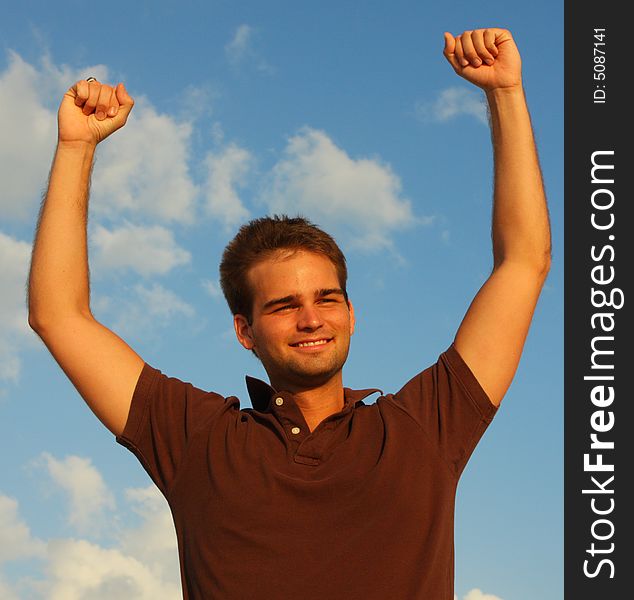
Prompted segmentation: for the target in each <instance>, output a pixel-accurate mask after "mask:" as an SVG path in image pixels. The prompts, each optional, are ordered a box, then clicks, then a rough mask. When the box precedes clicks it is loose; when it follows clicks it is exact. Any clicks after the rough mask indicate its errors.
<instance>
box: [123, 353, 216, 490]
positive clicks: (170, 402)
mask: <svg viewBox="0 0 634 600" xmlns="http://www.w3.org/2000/svg"><path fill="white" fill-rule="evenodd" d="M226 406H227V401H226V400H225V398H223V397H222V396H220V395H219V394H215V393H213V392H205V391H203V390H200V389H198V388H196V387H194V386H193V385H192V384H191V383H186V382H183V381H181V380H179V379H176V378H174V377H167V376H166V375H164V374H163V373H161V371H159V370H158V369H155V368H153V367H151V366H150V365H148V364H147V363H145V365H144V366H143V370H142V371H141V375H140V376H139V379H138V381H137V384H136V387H135V390H134V394H133V396H132V403H131V405H130V412H129V414H128V420H127V422H126V425H125V428H124V430H123V432H122V434H121V435H120V436H118V437H117V442H118V443H120V444H121V445H123V446H125V447H126V448H128V449H129V450H130V451H131V452H132V453H133V454H134V455H135V456H136V457H137V458H138V459H139V461H140V462H141V464H142V465H143V467H144V468H145V470H146V471H147V472H148V474H149V475H150V477H151V478H152V480H153V481H154V483H156V485H157V486H158V487H159V489H160V490H161V492H163V494H165V495H167V493H168V491H169V489H170V488H171V485H172V483H173V481H174V479H175V477H176V474H177V471H178V467H179V465H180V464H181V461H182V460H183V458H184V456H185V454H186V451H187V447H188V444H189V443H190V441H191V439H192V437H193V436H195V435H196V433H197V431H200V430H201V428H203V427H205V425H207V426H208V425H209V423H210V421H211V420H213V419H214V418H215V417H217V415H218V414H219V413H220V412H221V411H222V409H223V408H225V407H226Z"/></svg>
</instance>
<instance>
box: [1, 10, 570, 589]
mask: <svg viewBox="0 0 634 600" xmlns="http://www.w3.org/2000/svg"><path fill="white" fill-rule="evenodd" d="M483 26H500V27H506V28H508V29H510V30H511V32H512V33H513V35H514V37H515V40H516V42H517V44H518V47H519V49H520V52H521V54H522V58H523V72H524V84H525V88H526V95H527V98H528V102H529V106H530V110H531V114H532V120H533V125H534V129H535V134H536V139H537V143H538V148H539V153H540V159H541V164H542V169H543V173H544V179H545V184H546V189H547V192H548V196H549V204H550V214H551V222H552V228H553V242H554V251H553V255H554V261H553V268H552V270H551V273H550V276H549V279H548V281H547V284H546V287H545V289H544V292H543V295H542V298H541V300H540V303H539V306H538V308H537V311H536V314H535V318H534V322H533V327H532V329H531V332H530V335H529V338H528V341H527V344H526V348H525V352H524V356H523V358H522V362H521V364H520V368H519V370H518V373H517V376H516V379H515V381H514V383H513V385H512V387H511V389H510V390H509V392H508V394H507V396H506V398H505V400H504V402H503V405H502V408H501V409H500V411H499V413H498V415H497V416H496V418H495V420H494V422H493V424H492V425H491V427H490V428H489V430H488V432H487V433H486V435H485V437H484V439H483V440H482V442H481V443H480V445H479V446H478V448H477V449H476V452H475V454H474V455H473V457H472V459H471V460H470V462H469V464H468V466H467V469H466V471H465V473H464V475H463V477H462V480H461V482H460V485H459V490H458V502H457V511H456V595H457V598H458V600H500V599H501V600H534V599H535V598H540V599H541V600H559V599H560V598H561V597H562V596H563V581H562V579H563V575H562V571H563V542H562V532H563V523H562V508H563V506H562V505H563V469H562V445H563V435H562V432H563V423H562V420H563V419H562V417H563V376H562V370H563V339H562V332H563V325H562V321H563V264H562V258H563V83H562V82H563V6H560V5H558V4H553V3H551V2H546V1H545V0H537V1H535V2H531V3H524V2H521V3H520V2H515V3H513V2H501V1H500V2H483V3H479V4H478V5H474V4H473V3H467V2H447V3H428V2H420V1H419V2H405V1H401V2H398V1H396V2H391V3H387V2H376V1H372V2H369V1H368V2H364V3H356V2H330V1H321V2H288V1H284V2H282V1H279V2H225V1H218V2H180V3H176V2H173V3H171V2H131V3H128V4H126V5H121V6H119V5H117V6H113V7H107V6H96V5H91V6H86V5H85V4H84V3H80V2H61V3H44V2H25V3H19V4H12V5H11V9H10V10H5V11H3V19H2V20H1V21H0V39H1V40H2V45H3V47H2V52H1V54H0V106H1V107H2V110H1V111H0V131H1V132H2V135H1V136H0V279H1V280H2V286H3V293H2V295H1V297H0V436H1V439H2V450H3V451H2V452H0V473H1V474H2V477H1V479H0V597H2V598H6V599H7V600H10V599H14V598H20V599H21V598H52V599H53V600H73V599H75V598H77V599H79V598H88V597H89V598H91V599H97V600H99V599H100V598H109V597H111V596H112V594H114V593H115V591H116V592H117V593H120V592H122V591H123V595H124V596H125V595H126V593H127V595H128V597H135V598H137V597H138V598H152V599H159V600H162V599H163V598H165V599H167V598H175V597H179V596H178V594H179V593H180V591H179V585H178V570H177V566H178V565H177V554H176V550H175V545H174V537H173V532H172V529H171V524H170V520H169V515H168V513H167V511H166V505H165V502H164V501H163V500H162V498H161V497H159V496H158V495H157V493H156V492H155V491H154V490H153V488H152V487H151V486H150V481H149V479H148V478H147V476H146V475H145V473H144V471H143V470H142V469H141V467H140V466H139V465H138V463H137V462H136V460H135V459H134V457H132V455H130V454H129V453H128V452H127V451H126V450H125V449H124V448H122V447H120V446H118V445H117V444H116V443H115V442H114V439H113V438H112V435H111V434H110V433H109V432H108V431H107V430H106V429H105V428H104V427H103V426H101V424H100V423H99V422H98V421H97V420H96V419H95V417H94V416H93V415H92V413H91V412H90V411H89V409H88V408H87V407H85V405H84V404H83V401H82V400H81V398H80V397H79V396H78V394H77V393H76V391H75V390H74V388H73V387H72V385H71V384H70V383H69V382H68V381H67V380H66V379H65V377H64V375H63V373H62V372H61V370H60V369H59V368H58V367H57V365H56V363H55V362H54V360H53V359H52V358H51V357H50V355H49V354H48V353H47V351H46V350H45V348H44V347H43V345H42V344H41V343H40V342H39V340H38V339H37V338H36V337H35V335H34V334H32V333H31V332H30V331H29V330H28V327H27V325H26V313H25V310H24V286H25V280H26V273H27V268H28V260H29V253H30V245H31V241H32V237H33V231H34V225H35V221H36V217H37V210H38V206H39V201H40V197H41V194H42V191H43V189H44V186H45V183H46V178H47V175H48V170H49V167H50V161H51V158H52V152H53V149H54V143H55V135H56V125H55V110H56V107H57V105H58V103H59V100H60V98H61V94H63V92H64V90H65V88H66V87H68V86H69V85H71V84H72V83H73V82H74V81H75V80H76V79H78V78H80V77H85V76H88V75H97V76H99V78H101V79H104V80H110V81H113V82H116V81H119V80H122V81H125V83H126V85H127V87H128V90H129V91H130V93H131V94H132V95H133V96H134V97H135V99H136V100H137V104H136V106H135V108H134V111H133V114H132V117H131V119H130V122H129V123H128V125H127V126H126V128H125V129H124V130H122V131H120V132H118V133H117V134H116V135H115V136H113V137H112V138H111V139H109V140H107V141H106V142H105V143H104V144H102V146H101V147H100V148H99V152H98V158H97V163H96V166H95V170H94V177H93V190H92V199H91V212H90V229H89V231H90V252H91V255H90V259H91V270H92V305H93V310H94V312H95V314H96V316H97V318H99V319H100V320H101V321H102V322H103V323H104V324H106V325H107V326H109V327H111V328H112V329H114V330H115V331H116V332H117V333H119V334H120V335H121V336H122V337H123V338H124V339H125V340H126V341H127V342H128V343H129V344H130V345H131V346H132V347H133V348H134V349H135V350H136V351H137V352H138V353H139V354H141V356H143V358H144V359H145V360H146V361H147V362H149V363H150V364H151V365H152V366H155V367H157V368H160V369H161V370H163V371H164V372H166V373H168V374H170V375H173V376H176V377H179V378H181V379H184V380H189V381H192V382H193V383H195V384H196V385H197V386H199V387H203V388H207V389H213V390H215V391H218V392H220V393H223V394H226V395H228V394H237V395H238V396H240V397H242V398H246V397H247V396H246V388H245V385H244V375H245V374H246V373H249V374H252V375H255V376H260V377H264V373H263V371H262V369H261V367H260V366H259V364H258V363H257V362H256V360H255V358H253V357H252V356H251V355H250V354H249V353H247V352H246V351H244V350H243V349H242V348H241V347H240V346H239V345H238V343H237V342H236V341H235V339H234V336H233V333H232V331H231V322H230V314H229V311H228V309H227V307H226V305H225V304H224V300H223V299H222V297H221V295H220V294H219V288H218V274H217V265H218V261H219V258H220V254H221V252H222V249H223V247H224V245H225V244H226V243H227V241H228V240H229V239H230V238H231V237H232V235H233V233H235V231H236V229H237V227H238V226H239V224H240V223H241V222H242V221H244V220H245V219H248V218H251V217H256V216H260V215H263V214H266V213H269V212H291V213H295V212H298V211H300V212H302V213H304V214H306V215H307V216H309V217H311V218H312V219H313V220H314V221H316V222H317V223H319V224H320V225H322V226H323V227H324V228H325V229H326V230H328V231H330V232H332V233H333V234H334V235H335V237H336V238H337V240H338V241H339V242H340V244H341V246H342V247H343V249H344V251H345V252H346V254H347V257H348V261H349V271H350V285H349V292H350V295H351V298H352V300H353V302H355V308H356V315H357V331H356V333H355V336H354V338H353V344H352V350H351V355H350V358H349V361H348V364H347V366H346V369H345V383H346V385H348V386H350V387H380V388H381V389H383V390H384V391H386V392H388V391H396V390H397V389H398V388H399V387H400V386H401V385H402V384H403V383H404V382H405V381H406V380H408V379H409V378H410V377H411V376H413V375H414V374H415V373H416V372H418V371H420V370H421V369H423V368H424V367H426V366H428V365H429V364H431V363H432V362H433V361H435V360H436V358H437V356H438V354H439V353H440V352H442V351H443V350H445V349H446V347H447V346H448V345H449V344H450V343H451V341H452V339H453V335H454V334H455V331H456V329H457V327H458V325H459V323H460V320H461V318H462V316H463V314H464V312H465V310H466V308H467V306H468V305H469V303H470V301H471V299H472V298H473V296H474V294H475V293H476V291H477V289H478V288H479V286H480V285H481V284H482V283H483V281H484V279H485V278H486V276H487V274H488V272H489V269H490V266H491V250H490V233H489V232H490V215H491V178H492V162H491V148H490V141H489V132H488V127H487V125H486V119H485V113H484V112H483V105H482V101H483V98H482V95H481V94H480V93H479V92H478V91H477V90H475V89H474V88H472V87H471V86H469V84H468V83H467V82H465V81H463V80H461V79H459V78H458V77H457V76H456V75H455V74H454V73H453V71H452V70H451V68H450V67H449V65H448V64H446V62H445V60H444V57H443V56H442V34H443V31H445V30H448V31H451V32H452V33H454V34H457V33H460V32H461V31H463V30H464V29H473V28H476V27H483ZM246 402H248V401H246V400H245V403H246ZM86 572H87V573H90V576H89V577H88V578H85V579H84V578H83V574H84V573H86ZM117 586H119V587H117ZM126 586H127V587H126ZM132 590H134V591H132Z"/></svg>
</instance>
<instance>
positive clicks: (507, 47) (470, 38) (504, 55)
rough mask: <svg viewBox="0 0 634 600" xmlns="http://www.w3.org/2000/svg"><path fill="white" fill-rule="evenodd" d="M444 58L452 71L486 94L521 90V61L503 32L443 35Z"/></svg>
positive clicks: (498, 30)
mask: <svg viewBox="0 0 634 600" xmlns="http://www.w3.org/2000/svg"><path fill="white" fill-rule="evenodd" d="M443 54H444V55H445V58H446V59H447V60H448V61H449V64H450V65H451V66H452V67H453V69H454V71H455V72H456V73H458V75H460V76H461V77H464V78H465V79H466V80H467V81H470V82H471V83H473V84H474V85H477V86H478V87H480V88H482V89H483V90H484V91H485V92H490V91H493V90H495V89H502V88H517V87H519V88H520V89H521V86H522V61H521V58H520V54H519V52H518V50H517V46H516V45H515V42H514V41H513V36H512V35H511V32H510V31H507V30H506V29H497V28H489V29H475V30H473V31H465V32H464V33H462V34H460V35H458V36H455V37H454V36H453V35H451V34H450V33H445V49H444V51H443Z"/></svg>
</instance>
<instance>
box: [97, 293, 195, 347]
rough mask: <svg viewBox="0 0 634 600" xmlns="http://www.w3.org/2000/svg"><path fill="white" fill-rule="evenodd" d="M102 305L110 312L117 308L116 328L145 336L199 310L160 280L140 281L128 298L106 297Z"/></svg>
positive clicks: (123, 331) (102, 300)
mask: <svg viewBox="0 0 634 600" xmlns="http://www.w3.org/2000/svg"><path fill="white" fill-rule="evenodd" d="M99 305H100V306H101V308H102V309H103V310H104V311H106V312H108V311H110V310H111V308H113V309H114V312H115V314H114V315H113V317H112V320H113V321H114V325H113V329H114V331H117V332H118V333H120V334H121V335H123V336H124V337H126V336H128V335H135V336H136V335H143V336H144V338H145V339H147V338H148V337H152V335H154V334H156V332H157V331H158V330H159V329H161V328H165V327H168V326H169V325H170V324H171V323H172V321H173V320H174V319H177V318H187V319H191V318H192V317H194V316H195V314H196V311H195V310H194V307H193V306H191V305H190V304H188V303H187V302H185V301H184V300H183V299H182V298H180V297H179V296H178V295H177V294H176V293H174V292H173V291H171V290H169V289H167V288H165V287H163V286H162V285H160V284H158V283H152V284H151V285H148V286H145V285H142V284H137V285H135V286H134V287H133V288H132V290H131V293H130V294H129V295H128V298H127V299H126V300H125V301H123V302H111V299H110V298H105V299H104V298H102V299H101V300H100V301H99Z"/></svg>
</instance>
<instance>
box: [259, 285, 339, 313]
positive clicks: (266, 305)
mask: <svg viewBox="0 0 634 600" xmlns="http://www.w3.org/2000/svg"><path fill="white" fill-rule="evenodd" d="M332 294H338V295H340V296H344V293H343V290H342V289H341V288H322V289H321V290H316V291H315V298H323V297H324V296H331V295H332ZM297 298H299V294H291V295H290V296H284V297H283V298H274V299H273V300H269V301H268V302H265V303H264V305H263V306H262V309H263V310H265V309H267V308H271V307H272V306H277V305H278V304H288V303H289V302H293V300H297Z"/></svg>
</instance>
